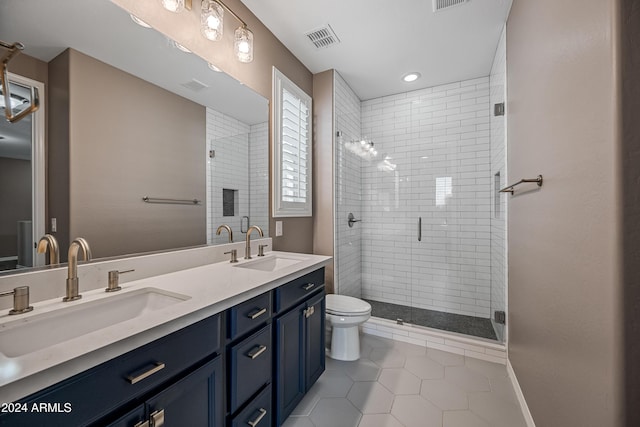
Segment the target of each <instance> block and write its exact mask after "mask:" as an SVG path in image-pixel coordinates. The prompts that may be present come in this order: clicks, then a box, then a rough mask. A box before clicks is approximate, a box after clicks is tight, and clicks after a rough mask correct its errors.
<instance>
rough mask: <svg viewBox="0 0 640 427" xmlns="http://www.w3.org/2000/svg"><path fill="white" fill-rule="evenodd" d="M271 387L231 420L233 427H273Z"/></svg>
mask: <svg viewBox="0 0 640 427" xmlns="http://www.w3.org/2000/svg"><path fill="white" fill-rule="evenodd" d="M272 418H273V417H272V416H271V386H270V385H269V386H267V387H266V388H265V389H264V391H263V392H262V393H260V394H259V395H257V396H256V398H255V399H253V400H252V401H251V403H249V405H247V407H246V408H244V409H243V410H242V412H240V413H239V414H238V415H236V416H235V417H233V420H231V427H246V426H251V427H271V425H272V424H271V420H272Z"/></svg>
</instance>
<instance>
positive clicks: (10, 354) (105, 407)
mask: <svg viewBox="0 0 640 427" xmlns="http://www.w3.org/2000/svg"><path fill="white" fill-rule="evenodd" d="M265 241H268V239H265ZM269 243H270V242H269ZM237 245H238V244H229V245H220V246H215V247H207V248H196V249H190V250H185V251H176V252H169V253H161V254H153V255H149V256H145V257H138V258H133V257H132V258H128V259H123V260H115V261H107V262H104V263H101V262H96V263H90V264H84V265H81V266H80V267H79V270H80V272H79V277H80V291H81V293H82V295H83V297H82V299H80V300H78V301H73V302H62V298H60V297H57V298H55V299H46V300H43V301H38V302H34V303H32V305H33V306H34V310H33V311H31V312H29V313H25V314H21V315H18V316H10V315H8V309H4V308H3V311H2V315H0V403H1V404H2V407H1V408H0V425H1V426H4V425H7V426H9V425H11V426H16V425H25V426H26V425H31V426H32V425H69V426H72V425H73V426H75V425H109V426H131V427H133V426H136V427H142V426H162V425H166V426H186V425H189V426H220V427H222V426H247V425H248V426H252V427H256V426H259V427H265V426H279V425H281V424H282V423H283V422H284V420H285V419H286V418H287V416H288V415H289V414H290V413H291V411H292V410H293V408H294V407H295V406H296V404H297V403H298V402H299V401H300V400H301V399H302V397H304V395H305V393H306V392H307V391H308V390H309V388H310V387H311V385H313V383H314V382H315V381H316V380H317V379H318V377H319V376H320V375H321V374H322V372H323V371H324V356H325V345H324V340H325V338H324V337H325V330H324V329H325V328H324V325H325V314H324V313H325V302H324V300H325V290H324V265H325V263H326V262H327V261H328V260H329V259H330V258H329V257H325V256H318V255H309V254H293V253H285V252H275V251H274V252H269V253H267V254H265V256H263V257H255V256H254V258H253V259H250V260H240V261H239V262H238V263H230V262H229V261H228V259H226V258H223V257H224V255H223V253H224V252H225V251H228V250H229V249H233V248H235V247H236V246H237ZM180 258H182V261H180ZM176 259H177V260H178V261H176ZM204 259H211V260H213V262H209V263H203V262H202V261H201V260H204ZM225 259H226V260H225ZM194 260H196V261H194ZM199 260H200V261H199ZM194 263H196V264H200V265H197V266H193V265H189V264H194ZM135 264H137V266H138V268H137V269H136V273H135V274H137V276H135V277H132V280H131V281H129V282H127V283H124V284H122V285H121V286H122V290H120V291H118V292H104V290H105V286H104V285H105V284H106V272H107V270H112V269H113V268H114V267H115V268H116V269H126V268H129V267H133V266H135ZM169 264H174V265H172V266H169ZM154 266H156V268H154ZM160 266H162V267H160ZM141 267H142V268H141ZM171 267H173V269H174V271H171V272H167V269H170V268H171ZM58 270H61V269H54V270H52V271H39V272H34V273H30V274H25V275H17V276H14V279H13V280H14V281H15V280H19V281H20V282H23V283H21V284H24V285H27V284H28V283H29V282H30V281H32V282H35V283H36V286H35V289H36V290H39V289H40V288H41V287H43V286H46V281H47V280H55V278H56V277H59V276H60V272H59V271H58ZM141 270H144V271H141ZM56 271H58V272H57V274H58V275H57V276H56ZM132 274H133V273H132ZM83 280H84V281H85V282H86V283H87V284H86V286H89V287H90V288H91V290H87V287H85V285H83V283H84V282H83ZM16 284H17V282H16ZM0 285H3V288H2V289H4V288H6V287H7V283H4V282H2V278H0ZM35 294H38V292H35Z"/></svg>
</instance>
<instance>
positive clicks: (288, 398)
mask: <svg viewBox="0 0 640 427" xmlns="http://www.w3.org/2000/svg"><path fill="white" fill-rule="evenodd" d="M304 308H305V304H304V303H303V304H300V305H298V306H296V307H295V308H294V309H292V310H291V311H290V312H288V313H287V314H285V315H283V316H280V317H278V318H276V321H275V329H276V334H275V335H276V358H275V360H276V374H275V377H276V425H277V426H280V425H282V423H283V422H284V420H286V419H287V417H288V416H289V414H290V413H291V411H293V409H294V408H295V407H296V405H297V404H298V403H299V402H300V401H301V400H302V398H303V397H304V394H305V384H304V368H305V366H304V315H303V311H304Z"/></svg>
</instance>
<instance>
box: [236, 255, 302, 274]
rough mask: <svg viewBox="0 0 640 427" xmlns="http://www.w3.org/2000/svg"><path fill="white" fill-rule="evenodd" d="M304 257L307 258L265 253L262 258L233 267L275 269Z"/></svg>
mask: <svg viewBox="0 0 640 427" xmlns="http://www.w3.org/2000/svg"><path fill="white" fill-rule="evenodd" d="M306 259H307V258H302V257H300V258H298V257H293V256H282V255H267V256H265V257H264V258H263V257H260V258H259V259H256V260H254V261H248V262H245V263H242V264H238V265H236V266H235V267H238V268H248V269H251V270H260V271H276V270H280V269H281V268H285V267H289V266H292V265H294V264H297V263H299V262H302V261H304V260H306Z"/></svg>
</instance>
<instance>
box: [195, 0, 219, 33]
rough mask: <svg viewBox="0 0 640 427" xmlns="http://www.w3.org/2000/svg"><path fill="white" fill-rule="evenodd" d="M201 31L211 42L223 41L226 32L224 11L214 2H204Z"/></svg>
mask: <svg viewBox="0 0 640 427" xmlns="http://www.w3.org/2000/svg"><path fill="white" fill-rule="evenodd" d="M200 29H201V31H202V35H203V36H205V37H206V38H207V39H209V40H213V41H218V40H220V39H222V33H223V30H224V9H223V8H222V6H220V4H218V3H217V2H215V1H213V0H202V10H201V12H200Z"/></svg>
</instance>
